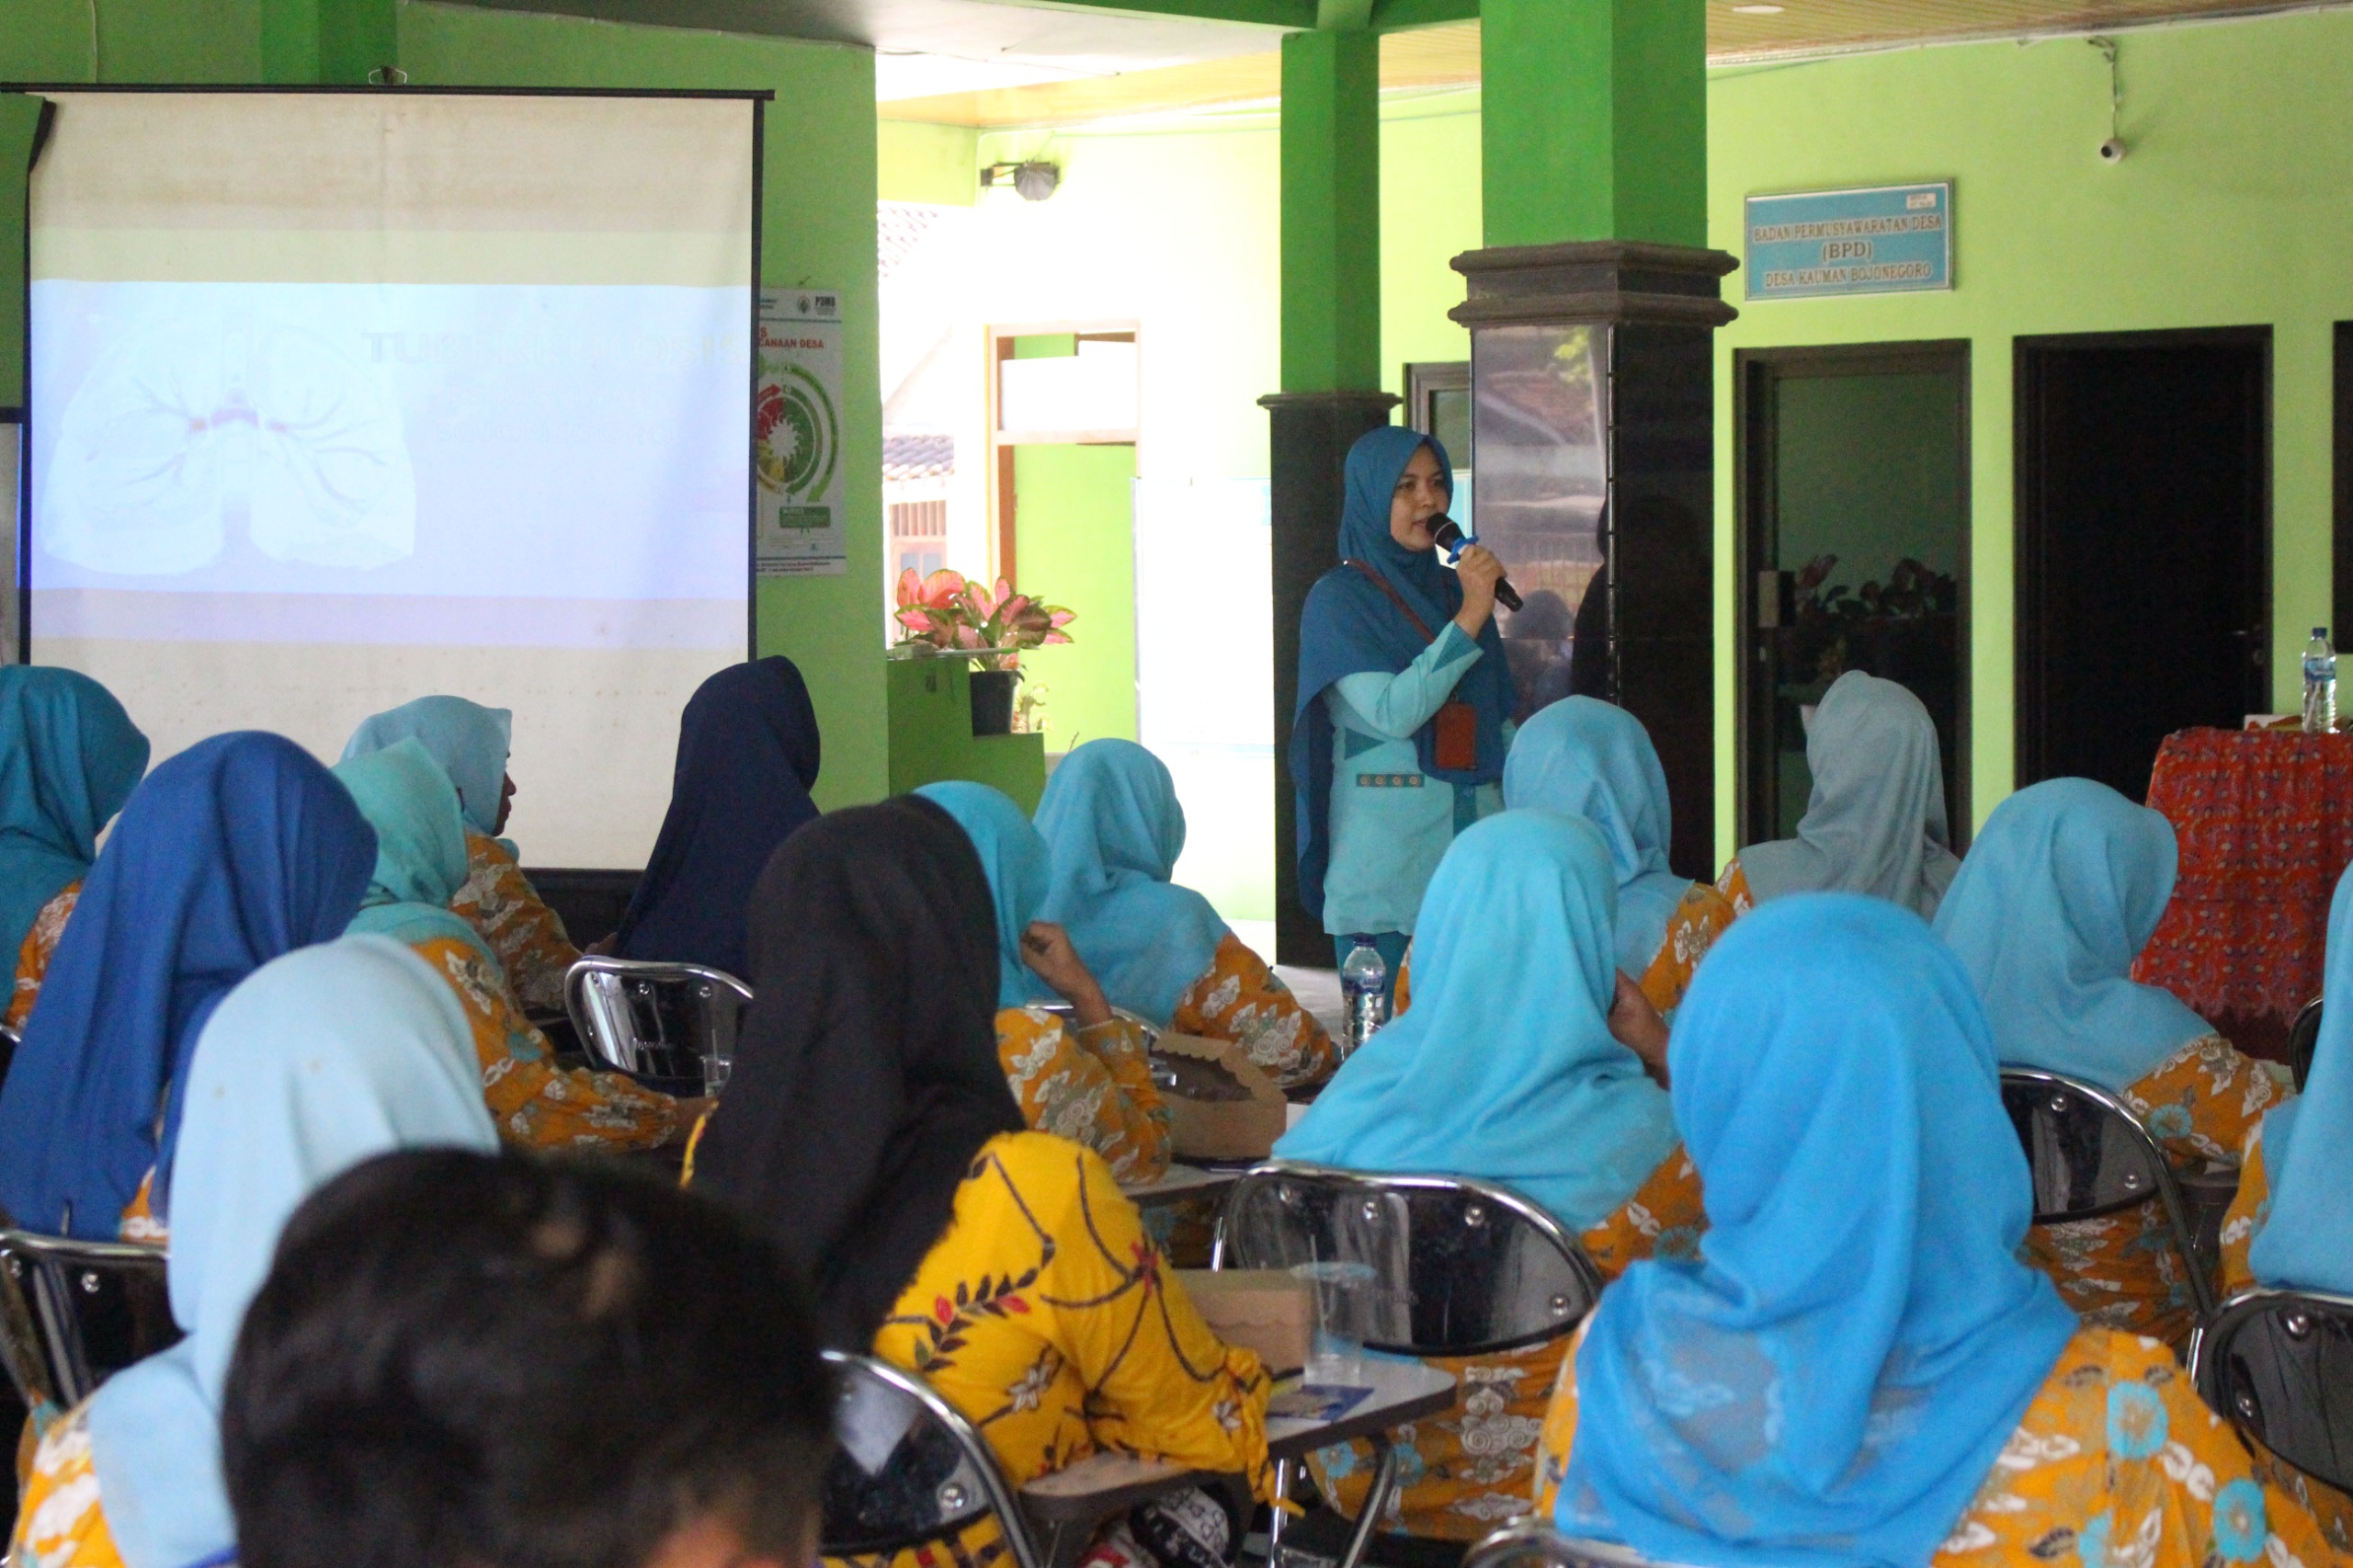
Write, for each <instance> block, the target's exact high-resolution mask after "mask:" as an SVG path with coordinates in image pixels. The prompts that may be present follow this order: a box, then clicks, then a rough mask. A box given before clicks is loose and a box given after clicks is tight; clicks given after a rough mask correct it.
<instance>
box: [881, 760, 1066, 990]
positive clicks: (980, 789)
mask: <svg viewBox="0 0 2353 1568" xmlns="http://www.w3.org/2000/svg"><path fill="white" fill-rule="evenodd" d="M915 793H916V794H918V795H921V796H922V797H923V798H924V799H925V800H926V801H930V802H931V803H932V804H933V805H935V806H938V808H939V809H940V810H941V811H943V812H947V813H948V814H949V816H951V817H954V818H955V819H956V825H957V826H958V827H961V828H962V829H963V830H964V836H965V837H967V838H969V839H971V840H972V847H973V849H974V850H975V851H977V852H978V853H979V855H980V857H981V869H982V870H983V871H985V872H987V873H988V879H989V898H990V900H991V902H992V903H995V905H996V980H997V997H996V1005H997V1006H998V1007H999V1008H1000V1009H1003V1008H1006V1007H1019V1006H1025V1005H1027V1004H1028V1003H1029V1000H1030V999H1031V998H1032V997H1035V996H1042V995H1045V994H1048V992H1047V989H1046V983H1045V982H1044V981H1042V980H1040V979H1039V978H1038V976H1037V974H1036V973H1035V972H1034V971H1032V970H1031V969H1030V968H1029V965H1028V964H1026V963H1024V962H1022V961H1021V934H1022V933H1023V932H1024V931H1027V930H1028V929H1029V923H1030V922H1031V921H1033V920H1037V919H1040V918H1042V916H1041V915H1040V914H1039V911H1040V910H1041V909H1043V908H1045V906H1046V890H1047V888H1048V887H1049V885H1050V881H1051V879H1050V873H1049V871H1048V869H1047V868H1048V867H1049V865H1050V864H1051V856H1050V855H1049V854H1048V853H1047V850H1046V841H1045V840H1044V839H1042V838H1040V837H1039V836H1038V830H1037V829H1036V828H1034V827H1032V826H1030V825H1029V818H1028V817H1025V816H1023V815H1022V814H1021V808H1020V807H1019V806H1017V805H1015V804H1014V803H1013V801H1012V798H1011V797H1010V796H1008V795H1006V793H1005V791H1003V790H993V789H991V788H990V787H989V786H987V785H986V784H962V783H950V784H926V785H925V786H924V787H923V788H922V789H920V790H916V791H915Z"/></svg>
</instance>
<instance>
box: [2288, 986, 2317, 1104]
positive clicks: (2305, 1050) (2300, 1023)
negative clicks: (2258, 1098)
mask: <svg viewBox="0 0 2353 1568" xmlns="http://www.w3.org/2000/svg"><path fill="white" fill-rule="evenodd" d="M2322 1001H2323V998H2321V997H2318V996H2315V997H2313V999H2312V1000H2311V1001H2309V1002H2307V1003H2305V1004H2304V1006H2303V1010H2302V1012H2300V1013H2298V1014H2297V1015H2296V1021H2295V1022H2294V1023H2293V1024H2292V1025H2290V1026H2289V1029H2288V1070H2289V1071H2290V1072H2291V1073H2293V1074H2295V1075H2296V1092H2297V1093H2298V1094H2300V1095H2301V1094H2302V1093H2303V1092H2304V1080H2305V1079H2307V1078H2309V1077H2311V1076H2312V1075H2313V1051H2314V1050H2315V1049H2316V1048H2317V1047H2318V1046H2319V1045H2320V1013H2321V1002H2322Z"/></svg>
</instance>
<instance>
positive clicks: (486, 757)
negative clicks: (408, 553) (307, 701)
mask: <svg viewBox="0 0 2353 1568" xmlns="http://www.w3.org/2000/svg"><path fill="white" fill-rule="evenodd" d="M514 728H515V715H514V712H513V711H512V710H509V709H505V708H484V707H483V705H482V704H481V703H479V702H469V701H467V700H466V699H464V698H462V697H420V698H418V699H416V700H415V701H414V702H404V703H403V704H402V705H401V706H400V707H398V708H394V709H392V710H388V711H386V712H382V713H377V714H374V715H371V716H370V717H369V718H367V719H364V720H362V721H361V722H360V725H359V728H358V729H357V730H354V731H353V732H352V733H351V739H350V740H349V741H348V742H347V743H346V744H345V745H344V748H343V760H344V761H346V762H349V761H350V760H351V759H352V758H353V757H356V756H367V755H368V754H369V752H371V751H381V750H383V749H384V748H385V747H386V746H388V745H391V744H393V743H394V742H395V741H415V742H416V743H417V744H419V745H421V746H423V747H424V748H425V749H426V751H428V752H431V753H432V754H433V760H434V761H436V762H438V763H439V764H440V765H441V771H442V772H444V773H446V774H448V775H449V782H450V783H451V784H452V785H454V786H456V788H457V791H458V804H459V805H460V807H461V808H463V809H464V811H465V813H466V881H465V885H464V886H463V887H461V888H460V889H459V890H458V893H457V896H456V897H455V898H452V899H451V900H450V901H449V907H450V908H451V909H452V910H454V911H455V912H456V913H457V914H459V915H461V916H463V917H464V919H465V921H466V924H468V925H470V926H472V927H473V928H474V930H475V931H476V932H478V933H480V935H481V937H482V939H483V941H485V942H487V943H489V944H490V950H491V953H492V954H493V955H494V957H495V958H496V959H497V960H498V962H499V967H501V968H502V969H504V970H506V981H507V983H508V984H509V985H511V986H512V987H513V988H514V991H515V999H516V1000H517V1001H518V1002H520V1003H522V1004H523V1006H526V1007H529V1008H530V1009H531V1010H533V1011H534V1012H542V1013H560V1012H562V1011H563V977H564V974H565V973H566V971H569V970H570V969H571V968H572V966H573V965H574V963H576V962H577V961H579V958H580V949H578V948H576V947H574V946H573V945H572V937H571V934H570V933H569V932H567V931H565V930H564V928H563V917H562V916H561V915H557V914H556V912H555V911H554V910H552V909H550V908H549V907H548V906H547V903H546V901H545V900H543V899H542V898H540V894H539V890H538V889H536V888H534V887H532V886H531V881H530V879H529V877H526V876H525V875H524V874H523V868H522V865H521V863H520V860H519V858H518V855H517V851H516V848H515V846H514V844H513V842H512V841H511V840H508V839H504V838H501V837H499V836H498V835H500V834H502V833H504V832H506V818H507V815H508V813H509V812H512V811H513V810H514V809H515V779H514V776H513V775H511V774H509V773H508V772H507V771H506V757H507V753H508V752H509V750H511V749H512V735H513V733H514Z"/></svg>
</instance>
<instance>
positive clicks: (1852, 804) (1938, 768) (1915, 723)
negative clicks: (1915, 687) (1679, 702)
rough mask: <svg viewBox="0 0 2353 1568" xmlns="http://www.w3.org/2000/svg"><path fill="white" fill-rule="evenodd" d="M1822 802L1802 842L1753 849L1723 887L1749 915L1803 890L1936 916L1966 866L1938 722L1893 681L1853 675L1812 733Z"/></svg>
mask: <svg viewBox="0 0 2353 1568" xmlns="http://www.w3.org/2000/svg"><path fill="white" fill-rule="evenodd" d="M1805 762H1806V767H1807V768H1808V770H1809V771H1811V772H1812V773H1813V797H1812V798H1811V799H1810V800H1809V801H1807V803H1806V808H1805V815H1804V816H1803V817H1802V818H1801V819H1799V822H1798V835H1797V836H1796V837H1795V838H1783V839H1777V840H1775V841H1774V842H1773V843H1770V844H1752V845H1750V846H1748V847H1747V848H1745V849H1744V850H1742V851H1741V852H1740V853H1739V854H1738V855H1736V856H1734V857H1733V859H1732V860H1731V861H1730V862H1728V863H1727V864H1726V865H1725V867H1724V870H1723V875H1722V876H1721V877H1719V878H1717V879H1716V887H1717V889H1718V891H1720V892H1722V893H1723V895H1724V896H1725V897H1726V898H1729V899H1731V900H1732V903H1733V908H1734V909H1738V910H1746V909H1748V908H1750V907H1752V906H1754V905H1756V904H1759V903H1765V902H1766V901H1768V899H1776V898H1780V897H1782V896H1784V895H1786V894H1789V893H1793V892H1861V893H1869V894H1870V895H1871V896H1872V897H1874V898H1883V899H1887V900H1889V901H1890V902H1892V903H1900V904H1902V905H1903V906H1904V908H1906V909H1910V910H1915V911H1917V912H1918V913H1919V914H1920V915H1922V916H1923V917H1927V918H1933V917H1934V916H1935V915H1936V913H1937V901H1938V900H1939V899H1941V898H1942V897H1944V892H1945V889H1946V888H1948V887H1949V886H1951V885H1952V879H1953V873H1954V872H1955V871H1957V870H1959V869H1961V862H1960V861H1959V860H1958V859H1956V858H1954V856H1953V852H1952V849H1951V843H1952V837H1951V835H1950V834H1949V832H1947V830H1946V826H1945V774H1944V762H1943V758H1942V756H1941V754H1940V752H1939V750H1938V745H1937V724H1936V721H1935V720H1933V719H1931V718H1929V717H1928V710H1927V709H1926V708H1924V707H1922V706H1921V703H1920V699H1918V698H1916V697H1915V696H1913V695H1912V694H1911V693H1910V692H1909V691H1907V690H1905V689H1904V687H1900V686H1898V685H1896V684H1895V683H1894V682H1893V681H1892V680H1881V679H1880V678H1879V677H1878V676H1869V675H1865V674H1864V673H1863V672H1862V671H1860V670H1848V671H1847V673H1846V674H1845V675H1843V676H1839V677H1838V678H1837V679H1836V681H1833V682H1832V683H1831V686H1830V689H1829V690H1828V691H1826V692H1824V694H1823V698H1822V703H1821V706H1819V707H1818V708H1816V709H1815V710H1814V713H1813V727H1812V728H1811V729H1809V730H1808V731H1807V732H1806V738H1805Z"/></svg>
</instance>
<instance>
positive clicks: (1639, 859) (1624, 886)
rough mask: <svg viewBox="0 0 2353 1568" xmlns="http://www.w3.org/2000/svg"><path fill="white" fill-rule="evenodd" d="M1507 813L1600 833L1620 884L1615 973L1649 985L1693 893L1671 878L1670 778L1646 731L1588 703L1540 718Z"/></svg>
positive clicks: (1518, 739)
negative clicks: (1541, 816) (1549, 815)
mask: <svg viewBox="0 0 2353 1568" xmlns="http://www.w3.org/2000/svg"><path fill="white" fill-rule="evenodd" d="M1504 804H1505V805H1506V806H1508V807H1510V808H1511V809H1512V810H1514V811H1520V810H1524V809H1526V808H1529V807H1537V808H1540V809H1541V810H1544V811H1548V812H1562V813H1563V814H1565V815H1568V816H1575V817H1583V818H1584V819H1585V820H1586V821H1587V822H1589V823H1591V824H1593V825H1594V826H1595V827H1596V828H1597V829H1598V830H1599V831H1600V834H1601V839H1602V842H1603V843H1605V844H1607V845H1608V846H1609V864H1610V866H1611V867H1612V868H1613V869H1615V871H1616V872H1617V876H1618V967H1619V968H1620V969H1622V970H1624V971H1626V972H1627V973H1628V974H1629V975H1631V976H1632V977H1633V978H1634V979H1636V980H1640V979H1642V977H1643V971H1646V970H1648V969H1649V968H1650V967H1651V960H1653V959H1655V958H1656V957H1658V949H1659V947H1660V944H1662V943H1663V942H1665V940H1666V926H1667V922H1668V921H1669V920H1672V919H1673V918H1674V917H1675V909H1676V905H1677V904H1679V903H1682V902H1683V895H1684V894H1686V893H1688V892H1690V891H1691V883H1690V881H1689V880H1688V878H1684V877H1678V876H1677V875H1676V874H1675V873H1674V872H1672V871H1670V870H1668V869H1666V846H1667V843H1668V841H1669V839H1670V838H1671V837H1672V836H1673V833H1672V828H1671V825H1670V824H1672V822H1673V817H1672V815H1671V808H1670V807H1669V805H1668V802H1667V798H1666V769H1665V768H1664V767H1660V766H1659V760H1658V751H1657V749H1656V748H1655V747H1654V746H1653V745H1652V744H1651V736H1650V732H1649V731H1648V730H1645V729H1643V722H1642V721H1641V720H1640V719H1637V718H1635V717H1634V716H1633V715H1632V714H1631V713H1629V712H1627V711H1626V710H1624V709H1623V708H1620V707H1618V706H1617V705H1615V704H1614V703H1608V702H1603V701H1601V700H1599V699H1596V698H1591V697H1565V698H1563V699H1561V700H1560V701H1558V702H1555V703H1553V704H1552V706H1551V707H1549V708H1544V709H1540V710H1538V711H1537V712H1535V713H1534V714H1532V715H1530V716H1529V721H1528V722H1526V723H1525V724H1522V725H1521V726H1520V727H1519V733H1518V734H1517V735H1515V736H1513V737H1512V743H1511V755H1510V756H1507V757H1506V758H1505V759H1504Z"/></svg>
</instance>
